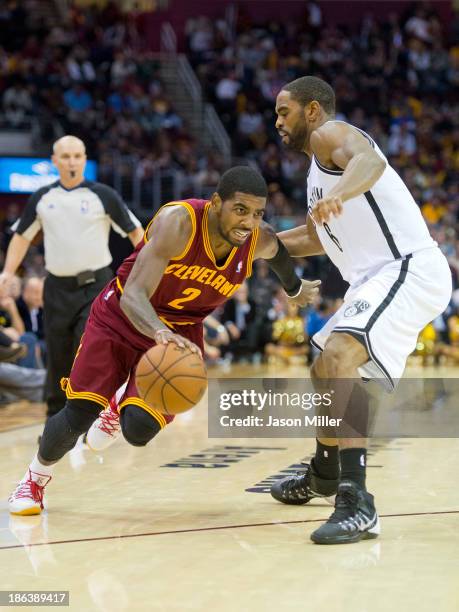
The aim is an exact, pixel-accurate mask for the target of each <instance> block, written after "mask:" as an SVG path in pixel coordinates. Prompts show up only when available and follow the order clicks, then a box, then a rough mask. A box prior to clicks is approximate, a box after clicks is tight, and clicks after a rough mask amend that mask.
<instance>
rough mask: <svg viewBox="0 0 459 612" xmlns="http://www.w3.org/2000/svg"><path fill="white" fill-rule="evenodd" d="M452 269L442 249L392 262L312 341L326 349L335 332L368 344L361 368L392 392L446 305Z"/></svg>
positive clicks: (353, 291) (355, 289)
mask: <svg viewBox="0 0 459 612" xmlns="http://www.w3.org/2000/svg"><path fill="white" fill-rule="evenodd" d="M451 293H452V281H451V271H450V268H449V265H448V262H447V261H446V258H445V256H444V255H443V253H442V252H441V251H440V249H439V248H438V247H432V248H429V249H423V250H421V251H417V252H416V253H414V254H412V255H408V256H407V257H405V258H403V259H400V260H396V261H393V262H390V263H388V264H386V265H385V266H383V267H382V268H381V269H379V270H378V271H377V272H376V273H375V274H374V275H373V276H371V277H370V278H368V279H367V280H365V281H364V282H362V283H361V284H359V285H357V286H351V287H350V288H349V289H348V291H347V292H346V295H345V297H344V303H343V305H342V306H341V307H340V309H339V310H338V311H337V312H336V313H335V314H334V315H333V316H332V317H331V319H329V320H328V321H327V323H326V324H325V326H324V327H323V328H322V329H321V330H320V331H319V332H317V333H316V334H315V335H314V336H313V338H312V340H311V342H312V344H313V345H314V346H316V347H317V348H319V349H320V350H323V348H324V346H325V344H326V342H327V340H328V338H329V337H330V334H331V333H332V332H337V333H348V334H350V335H352V336H354V337H355V338H356V339H358V340H359V341H360V342H362V344H364V345H365V347H366V349H367V351H368V355H369V357H370V359H369V361H368V362H367V363H366V364H365V365H363V366H362V367H361V368H359V374H360V375H361V376H362V378H365V379H372V378H374V379H377V380H378V381H379V382H381V383H382V384H383V385H384V386H385V388H386V389H387V390H389V391H391V390H393V389H394V387H395V386H396V384H397V382H398V380H399V379H400V378H401V377H402V375H403V371H404V369H405V365H406V360H407V358H408V356H409V355H410V354H411V353H412V352H413V351H414V349H415V347H416V342H417V339H418V335H419V332H420V331H421V330H422V329H423V328H424V327H425V326H426V325H427V324H428V323H430V321H432V320H433V319H435V318H436V317H437V316H438V315H440V314H441V313H442V312H443V311H444V310H445V309H446V307H447V305H448V303H449V301H450V299H451Z"/></svg>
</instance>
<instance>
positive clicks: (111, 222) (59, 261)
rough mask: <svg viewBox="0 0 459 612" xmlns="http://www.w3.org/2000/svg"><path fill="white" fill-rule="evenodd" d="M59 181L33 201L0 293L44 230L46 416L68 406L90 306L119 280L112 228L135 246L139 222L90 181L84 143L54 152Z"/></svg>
mask: <svg viewBox="0 0 459 612" xmlns="http://www.w3.org/2000/svg"><path fill="white" fill-rule="evenodd" d="M52 160H53V162H54V164H55V166H56V168H57V170H58V172H59V180H58V181H56V182H55V183H52V184H51V185H47V186H46V187H42V188H41V189H39V190H38V191H36V192H35V193H34V194H32V195H31V196H30V198H29V201H28V202H27V205H26V207H25V209H24V212H23V214H22V216H21V218H20V219H19V220H18V221H17V222H16V223H15V225H14V226H13V229H14V230H15V234H14V236H13V237H12V239H11V242H10V244H9V246H8V250H7V253H6V259H5V267H4V270H3V273H2V274H0V287H1V286H2V285H3V284H8V282H9V280H10V279H11V277H12V275H14V274H15V273H16V270H17V269H18V267H19V266H20V265H21V262H22V260H23V259H24V257H25V254H26V253H27V250H28V249H29V247H30V244H31V242H32V240H33V239H34V237H35V236H36V235H37V233H38V232H39V231H40V230H42V231H43V237H44V247H45V267H46V270H47V271H48V275H47V278H46V281H45V289H44V300H43V301H44V306H43V311H44V331H45V339H46V344H47V360H48V361H47V364H48V374H47V380H46V401H47V405H48V412H47V416H48V417H49V416H51V415H53V414H55V413H56V412H59V410H60V409H61V408H63V407H64V404H65V400H66V398H65V394H64V393H63V391H61V388H60V380H61V378H62V377H64V376H67V375H68V373H69V372H70V370H71V367H72V363H73V358H74V356H75V353H76V350H77V348H78V345H79V342H80V338H81V335H82V333H83V329H84V326H85V323H86V319H87V317H88V314H89V310H90V307H91V303H92V301H93V299H94V298H95V297H96V296H97V295H98V293H99V292H100V291H101V290H102V289H103V287H104V286H105V285H106V283H107V282H108V281H109V280H110V279H111V278H112V277H113V273H112V271H111V269H110V267H109V266H110V263H111V261H112V257H111V255H110V251H109V248H108V239H109V234H110V226H112V227H113V229H114V230H115V231H116V232H118V233H119V234H121V235H122V236H126V234H127V236H128V237H129V239H130V240H131V242H132V244H133V245H134V246H135V245H136V244H137V243H138V242H139V241H140V240H141V239H142V237H143V230H142V227H141V225H140V222H139V221H138V220H137V219H136V217H135V216H134V215H133V214H132V213H131V212H130V211H129V209H128V208H127V206H126V205H125V204H124V202H123V201H122V200H121V198H120V197H119V196H118V194H117V193H116V192H115V191H114V190H113V189H112V188H111V187H108V186H107V185H103V184H101V183H96V182H92V181H86V180H85V179H84V176H83V174H84V168H85V165H86V152H85V146H84V143H83V142H82V141H81V140H80V139H79V138H76V137H75V136H63V137H62V138H60V139H59V140H58V141H57V142H55V143H54V146H53V156H52Z"/></svg>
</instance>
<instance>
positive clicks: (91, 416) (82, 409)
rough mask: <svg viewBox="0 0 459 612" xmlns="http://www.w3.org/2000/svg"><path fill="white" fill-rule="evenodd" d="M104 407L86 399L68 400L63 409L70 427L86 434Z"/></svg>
mask: <svg viewBox="0 0 459 612" xmlns="http://www.w3.org/2000/svg"><path fill="white" fill-rule="evenodd" d="M102 409H103V407H102V406H101V405H100V404H98V403H97V402H91V401H90V400H85V399H72V400H67V403H66V404H65V407H64V408H63V411H64V414H65V415H66V417H67V420H68V422H69V425H70V427H71V428H72V429H74V430H75V431H78V432H79V433H80V434H82V433H85V432H86V431H88V429H89V428H90V427H91V425H92V424H93V423H94V421H95V420H96V419H97V417H98V416H99V413H100V411H101V410H102Z"/></svg>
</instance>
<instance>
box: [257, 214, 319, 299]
mask: <svg viewBox="0 0 459 612" xmlns="http://www.w3.org/2000/svg"><path fill="white" fill-rule="evenodd" d="M258 258H261V259H265V260H266V262H267V264H268V265H269V267H270V268H271V270H272V271H273V272H274V273H275V274H276V275H277V277H278V278H279V280H280V282H281V284H282V287H283V288H284V291H285V292H286V294H287V295H288V297H289V298H290V299H291V300H293V301H294V302H295V303H296V304H298V305H299V306H306V304H309V303H311V302H312V301H313V300H314V298H315V297H316V295H317V294H318V292H319V289H318V286H319V285H320V281H319V280H316V281H307V280H304V279H301V278H299V276H298V275H297V273H296V272H295V264H294V261H293V259H292V258H291V257H290V255H289V253H288V251H287V249H286V248H285V246H284V244H283V243H282V242H281V241H280V240H279V238H278V237H277V236H276V233H275V232H274V230H273V228H272V227H271V226H270V225H268V224H267V223H262V224H261V225H260V233H259V236H258V242H257V246H256V249H255V259H258Z"/></svg>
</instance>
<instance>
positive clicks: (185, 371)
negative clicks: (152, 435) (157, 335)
mask: <svg viewBox="0 0 459 612" xmlns="http://www.w3.org/2000/svg"><path fill="white" fill-rule="evenodd" d="M135 381H136V385H137V390H138V392H139V397H140V398H141V399H143V400H144V401H145V402H146V403H147V404H148V405H149V406H151V407H152V408H155V409H156V410H159V412H162V413H163V414H179V413H180V412H185V411H186V410H190V408H193V406H195V405H196V404H197V403H198V402H199V400H200V399H201V398H202V396H203V395H204V393H205V391H206V388H207V372H206V367H205V365H204V362H203V360H202V359H201V358H200V357H199V356H198V355H196V353H192V352H191V351H190V350H189V349H182V348H179V347H178V346H177V345H176V344H174V343H173V342H169V343H168V344H158V345H157V346H154V347H152V348H151V349H149V350H148V351H147V352H146V353H145V354H144V355H142V357H141V359H140V361H139V363H138V364H137V369H136V373H135Z"/></svg>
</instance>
